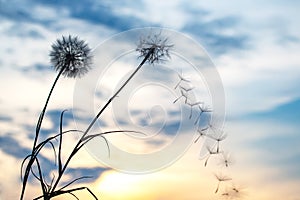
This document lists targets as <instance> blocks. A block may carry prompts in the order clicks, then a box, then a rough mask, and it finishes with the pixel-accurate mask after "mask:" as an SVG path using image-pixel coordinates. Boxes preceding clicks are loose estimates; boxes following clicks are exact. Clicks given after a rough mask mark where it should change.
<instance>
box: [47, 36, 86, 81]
mask: <svg viewBox="0 0 300 200" xmlns="http://www.w3.org/2000/svg"><path fill="white" fill-rule="evenodd" d="M50 62H51V64H52V65H53V67H54V69H55V70H56V71H59V72H60V71H62V75H63V76H65V77H70V78H76V77H79V78H80V77H82V76H83V75H84V74H86V73H87V72H88V71H89V70H90V69H91V64H92V55H91V49H90V48H89V47H88V45H87V43H86V42H85V41H84V40H80V39H79V38H78V37H72V36H71V35H69V36H68V37H65V36H63V37H62V39H57V40H56V42H55V43H54V44H53V45H52V50H51V52H50Z"/></svg>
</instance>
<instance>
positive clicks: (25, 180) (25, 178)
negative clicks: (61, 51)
mask: <svg viewBox="0 0 300 200" xmlns="http://www.w3.org/2000/svg"><path fill="white" fill-rule="evenodd" d="M64 69H65V68H62V69H61V70H60V71H59V73H58V74H57V76H56V78H55V80H54V82H53V84H52V87H51V89H50V92H49V94H48V97H47V100H46V103H45V105H44V108H43V110H42V112H41V113H40V116H39V119H38V122H37V125H36V129H35V137H34V142H33V147H32V153H31V158H30V161H29V163H28V165H27V167H26V172H27V173H25V175H24V178H23V185H22V191H21V195H20V200H22V199H23V198H24V194H25V188H26V185H27V180H28V177H29V170H30V168H31V166H32V164H33V162H34V159H35V158H34V156H35V151H36V144H37V141H38V137H39V133H40V130H41V126H42V122H43V119H44V116H45V113H46V109H47V106H48V103H49V100H50V97H51V95H52V93H53V90H54V88H55V85H56V83H57V81H58V79H59V78H60V76H61V74H62V73H63V71H64Z"/></svg>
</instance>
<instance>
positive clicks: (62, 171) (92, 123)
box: [51, 47, 155, 193]
mask: <svg viewBox="0 0 300 200" xmlns="http://www.w3.org/2000/svg"><path fill="white" fill-rule="evenodd" d="M154 50H155V47H152V48H151V49H150V50H149V52H148V54H147V55H146V56H145V57H144V59H143V60H142V62H141V63H140V64H139V66H138V67H137V68H136V69H135V71H134V72H133V73H132V74H131V75H130V76H129V78H128V79H127V80H126V81H125V82H124V83H123V85H122V86H121V87H120V88H119V90H118V91H117V92H116V93H115V94H114V95H113V96H112V97H111V98H110V99H109V100H108V101H107V102H106V104H105V105H104V106H103V108H102V109H101V110H100V111H99V112H98V114H97V115H96V116H95V117H94V119H93V120H92V122H91V123H90V125H89V126H88V128H87V129H86V131H85V132H84V134H83V135H82V136H81V138H80V140H79V141H78V142H77V144H76V146H75V147H74V149H73V151H72V153H71V154H70V156H69V157H68V159H67V160H66V163H65V165H64V166H63V168H62V170H61V174H59V176H58V177H57V180H56V181H55V183H54V185H53V187H52V190H51V193H53V192H54V191H55V188H56V187H57V185H58V183H59V181H60V179H61V178H62V175H63V174H64V172H65V170H66V169H67V166H68V164H69V162H70V161H71V159H72V157H73V156H74V155H75V154H76V153H77V152H78V150H79V149H80V147H81V146H80V145H81V142H82V141H83V139H84V137H85V136H86V135H87V133H88V132H89V131H90V130H91V128H92V127H93V125H94V124H95V122H96V121H97V119H98V118H99V117H100V115H101V114H102V113H103V112H104V110H105V109H106V108H107V106H109V104H110V103H111V102H112V101H113V100H114V98H116V96H118V94H119V93H120V92H121V91H122V89H123V88H124V87H125V86H126V85H127V84H128V82H129V81H130V80H131V79H132V78H133V77H134V75H135V74H136V73H137V72H138V71H139V70H140V69H141V67H142V66H143V65H144V64H145V62H146V61H147V60H148V59H149V57H150V56H151V55H152V54H153V52H154Z"/></svg>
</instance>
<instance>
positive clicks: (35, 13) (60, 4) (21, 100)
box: [0, 0, 300, 200]
mask: <svg viewBox="0 0 300 200" xmlns="http://www.w3.org/2000/svg"><path fill="white" fill-rule="evenodd" d="M299 7H300V2H298V1H280V0H273V1H270V0H267V1H263V2H262V1H258V0H254V1H253V0H252V1H250V0H243V1H237V0H230V1H222V2H220V1H217V0H212V1H207V2H204V1H196V0H190V1H183V0H175V1H171V0H166V1H153V0H152V1H149V0H141V1H129V0H125V1H119V0H116V1H108V0H106V1H91V0H81V1H67V0H59V1H58V0H40V1H34V0H26V1H20V0H9V1H8V0H0V35H1V36H0V42H1V47H0V80H1V84H0V90H1V95H0V130H1V131H0V155H1V156H0V170H1V172H2V173H0V199H18V198H19V195H20V191H21V181H20V166H21V163H22V160H23V159H24V158H25V156H26V155H28V154H29V153H30V150H31V147H32V144H33V137H34V129H35V124H36V122H37V119H38V116H39V113H40V111H41V109H42V106H43V104H44V102H45V100H46V97H47V95H48V92H49V89H50V87H51V84H52V82H53V80H54V79H55V76H56V72H55V70H54V69H53V67H52V66H51V63H50V58H49V52H50V50H51V45H52V44H53V42H55V40H56V39H58V38H61V36H62V35H69V34H70V35H74V36H78V37H79V38H80V39H83V40H85V41H86V42H87V43H88V44H89V46H90V48H91V49H92V50H93V53H94V63H93V69H92V70H91V72H90V73H89V74H87V76H85V77H83V78H82V79H67V78H61V79H60V80H59V82H58V85H57V87H56V88H55V90H54V95H53V96H52V97H51V102H50V104H49V106H48V110H47V113H46V116H45V120H44V122H43V127H42V133H41V139H43V138H44V139H45V138H47V137H49V136H51V135H53V134H55V133H57V131H58V129H59V118H60V113H61V111H62V110H64V109H68V111H67V112H66V113H65V116H64V127H65V129H66V130H67V129H72V128H74V127H75V126H77V127H79V128H82V127H86V126H87V124H88V122H89V121H90V120H91V119H92V118H93V116H94V115H95V112H97V110H98V109H97V108H98V107H99V105H103V104H104V103H105V101H107V99H108V98H109V97H110V96H111V95H112V93H113V91H116V88H117V87H118V86H120V85H121V83H122V81H123V80H124V79H125V77H128V75H129V74H130V72H132V70H133V69H134V68H133V66H136V65H137V64H138V63H139V62H140V60H139V59H136V58H137V57H138V55H137V54H136V52H135V51H134V49H135V48H136V45H137V43H138V39H139V37H138V36H139V35H138V34H139V33H140V32H141V33H143V32H142V30H148V31H149V30H151V29H141V28H145V27H158V28H164V31H162V33H161V34H162V35H163V34H166V35H167V37H169V39H170V40H171V42H172V43H173V44H174V52H173V53H172V54H171V60H170V61H168V62H166V63H163V64H161V65H159V66H149V65H148V68H147V67H145V68H143V70H142V71H141V73H139V74H138V75H137V76H136V79H135V80H134V81H132V83H130V84H131V85H130V84H129V85H128V87H125V90H124V91H123V93H120V95H119V96H118V97H117V98H116V99H115V101H114V102H113V105H112V106H110V107H109V110H110V111H109V112H106V113H104V115H103V117H102V118H101V119H100V120H98V122H97V123H98V124H97V125H98V126H97V128H99V127H101V128H103V129H104V130H112V129H113V130H116V128H118V129H120V130H138V131H142V132H148V134H149V135H147V136H141V135H139V136H137V135H130V134H127V135H126V134H119V133H118V134H111V135H107V137H106V138H107V140H108V141H109V142H110V143H109V144H110V145H111V148H112V149H111V150H112V152H111V153H112V154H111V156H110V157H109V158H108V157H107V156H106V155H107V152H108V151H107V148H106V146H105V141H104V140H103V138H102V139H101V138H99V139H98V138H97V139H96V140H95V141H92V143H91V145H90V146H89V147H88V148H87V149H81V151H80V152H79V153H78V155H76V157H75V158H76V159H74V160H73V161H72V162H71V164H70V167H69V170H68V171H66V174H65V176H64V178H63V182H64V183H67V182H68V181H71V180H72V178H73V179H74V178H76V177H80V176H93V178H91V179H84V180H81V181H80V182H79V183H78V185H77V186H82V185H84V186H88V187H89V188H90V189H91V190H92V191H93V192H94V193H95V194H96V195H97V196H98V197H99V198H100V199H107V200H118V199H128V200H129V199H130V200H134V199H146V200H148V199H149V200H163V199H174V200H182V199H187V200H196V199H197V200H198V199H259V200H260V199H261V200H271V199H272V200H277V199H278V200H279V199H283V198H284V199H286V200H299V198H300V197H299V186H300V133H299V128H300V125H299V124H300V123H299V122H300V121H299V120H300V116H299V112H298V111H299V109H300V91H299V88H298V86H297V85H299V84H300V67H299V66H300V59H299V56H298V55H299V53H300V45H299V44H300V37H299V35H300V26H299V22H298V19H299V17H300V16H299V15H300V14H299ZM154 30H155V28H154ZM139 31H140V32H139ZM145 34H147V33H145ZM141 36H142V34H141ZM176 45H177V46H176ZM193 45H194V46H193ZM176 51H177V52H181V53H182V54H176ZM180 56H181V57H180ZM182 58H186V60H184V59H182ZM200 58H201V59H203V60H201V59H200ZM186 61H187V62H186ZM189 61H190V62H191V63H192V64H193V62H196V61H197V62H199V63H200V61H203V62H202V64H201V63H200V66H201V67H202V68H201V70H200V74H202V75H203V77H202V79H201V78H200V79H199V76H198V73H194V72H195V71H193V70H194V69H193V68H192V67H191V63H189ZM199 63H198V64H199ZM99 66H101V67H99ZM104 66H105V67H104ZM206 70H208V71H206ZM209 70H212V71H213V73H216V74H217V75H218V76H217V78H216V77H208V75H209V74H210V73H211V71H209ZM178 73H179V74H181V73H182V75H184V76H186V77H187V78H188V79H189V80H192V81H191V82H192V83H193V85H192V87H195V89H194V90H193V91H195V94H196V97H195V98H196V99H199V98H200V100H204V101H205V103H207V105H209V106H212V107H213V108H214V107H216V105H213V103H214V102H215V101H217V100H218V101H217V102H221V107H222V106H224V109H225V120H224V125H222V129H224V131H225V132H226V134H227V138H226V139H225V140H224V141H222V143H221V148H222V150H223V149H224V151H225V150H226V151H228V152H229V153H230V156H231V158H232V160H233V163H232V165H230V166H229V167H226V166H221V164H220V163H221V161H220V158H219V157H217V156H215V157H212V158H211V159H209V161H208V164H207V166H206V167H205V166H204V163H205V159H200V157H201V155H200V156H199V152H202V150H203V149H204V150H205V145H206V143H205V142H207V141H206V140H205V139H203V138H201V139H200V140H199V142H197V143H194V140H195V138H196V137H197V136H198V135H197V131H196V130H195V127H194V125H193V121H192V120H193V119H195V116H192V117H193V118H192V119H191V120H190V119H188V118H189V116H188V115H189V114H190V107H189V106H187V105H185V103H184V100H183V99H180V100H179V101H178V102H177V103H172V101H174V99H176V98H177V97H179V96H180V92H179V90H178V89H177V90H176V89H174V86H175V85H176V82H177V81H178V76H177V74H178ZM216 74H214V75H216ZM100 76H101V77H100ZM99 77H100V78H99ZM214 78H216V79H214ZM211 80H216V83H215V84H217V85H218V84H221V86H222V87H223V90H222V91H219V93H217V94H216V96H214V94H215V93H214V92H215V91H214V89H215V88H214V87H212V85H211V84H214V83H211V82H209V81H211ZM183 86H184V85H183ZM188 86H191V84H188ZM223 92H224V99H223V98H222V97H223ZM197 95H199V96H197ZM219 97H220V98H219ZM192 111H193V114H195V112H196V109H194V110H192ZM180 112H181V113H180ZM178 113H179V115H180V114H182V116H183V117H182V116H178ZM184 117H185V118H184ZM220 123H223V121H222V120H221V122H220ZM179 125H180V126H181V127H182V132H183V133H182V134H179V135H177V137H175V136H174V134H173V132H174V130H177V128H178V126H179ZM97 128H95V130H94V131H97ZM77 139H78V135H75V136H74V134H73V135H71V134H69V135H66V137H65V139H64V147H65V148H64V149H65V150H64V155H63V159H64V160H65V159H66V156H67V155H68V153H70V149H71V148H72V146H74V144H75V142H76V141H77ZM137 139H138V141H136V140H137ZM172 142H174V143H172ZM168 144H172V145H171V147H172V148H171V149H170V151H167V150H166V151H164V150H165V147H166V146H168ZM95 146H96V147H97V148H96V149H94V148H95ZM99 146H100V147H102V148H98V147H99ZM175 147H176V148H175ZM99 149H101V151H100V152H98V151H97V150H99ZM118 149H119V151H118ZM120 152H127V154H126V155H125V157H122V156H124V154H123V153H120ZM165 152H167V153H165ZM119 153H120V154H119ZM163 153H165V154H163ZM200 154H201V153H200ZM131 155H135V156H133V157H131ZM145 155H150V156H149V157H147V156H145ZM53 157H54V156H53V151H51V147H50V146H49V147H48V146H47V147H46V148H45V151H43V152H42V154H41V156H40V161H41V163H42V166H43V167H44V170H45V177H47V178H48V179H51V178H52V174H54V173H55V171H54V170H55V168H53V166H54V164H53V162H52V161H53ZM99 157H100V158H103V160H102V161H103V162H99ZM130 159H131V160H130ZM100 160H101V159H100ZM126 162H127V163H126ZM124 163H126V164H124ZM157 163H158V164H161V165H158V166H157V165H156V164H157ZM223 164H224V163H223ZM141 169H143V170H144V171H143V170H141ZM139 170H140V171H139ZM128 171H129V172H130V173H126V172H128ZM132 172H140V173H132ZM215 174H217V175H218V174H222V175H226V176H228V177H230V178H231V179H232V180H230V181H226V182H221V183H220V190H219V191H218V192H217V193H215V190H216V187H217V185H218V180H217V179H216V177H215ZM74 187H76V184H75V185H74ZM234 188H238V191H239V192H238V193H237V192H236V191H235V190H233V189H234ZM40 192H41V191H40V189H39V185H38V183H37V182H36V181H35V180H34V177H31V178H30V179H29V185H28V188H27V190H26V198H25V199H32V198H34V197H37V196H39V195H40V194H41V193H40ZM227 193H230V195H229V196H228V195H225V194H227ZM76 195H78V197H82V199H87V198H88V199H89V198H91V196H90V195H89V193H88V192H87V191H86V190H83V191H78V192H76ZM57 199H69V196H68V195H66V196H61V197H59V198H57Z"/></svg>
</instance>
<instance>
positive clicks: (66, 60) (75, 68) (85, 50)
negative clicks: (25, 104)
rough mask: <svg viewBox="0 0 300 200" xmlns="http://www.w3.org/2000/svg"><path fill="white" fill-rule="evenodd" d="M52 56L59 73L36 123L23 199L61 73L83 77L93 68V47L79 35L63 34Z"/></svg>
mask: <svg viewBox="0 0 300 200" xmlns="http://www.w3.org/2000/svg"><path fill="white" fill-rule="evenodd" d="M50 58H51V60H50V61H51V64H52V65H53V67H54V69H55V70H56V71H58V74H57V76H56V78H55V80H54V82H53V84H52V87H51V89H50V92H49V94H48V97H47V99H46V103H45V105H44V107H43V109H42V111H41V113H40V115H39V119H38V122H37V125H36V129H35V137H34V142H33V147H32V152H31V155H30V160H29V162H28V164H27V167H26V170H25V174H24V177H23V186H22V191H21V196H20V199H21V200H22V199H23V198H24V193H25V188H26V184H27V180H28V176H29V173H30V169H31V167H32V165H33V163H34V161H35V160H36V156H37V154H38V148H36V147H37V141H38V137H39V133H40V130H41V126H42V122H43V119H44V116H45V113H46V110H47V106H48V103H49V101H50V97H51V95H52V93H53V90H54V88H55V86H56V84H57V82H58V80H59V78H60V77H61V75H63V76H65V77H71V78H76V77H81V76H83V75H84V74H85V73H87V72H88V71H89V69H90V68H91V59H92V56H91V49H90V48H89V47H88V45H87V44H86V43H85V41H84V40H79V39H78V37H72V36H71V35H69V36H68V37H65V36H63V37H62V39H57V40H56V43H54V44H53V45H52V50H51V52H50ZM60 139H62V138H60ZM60 144H61V142H60Z"/></svg>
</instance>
